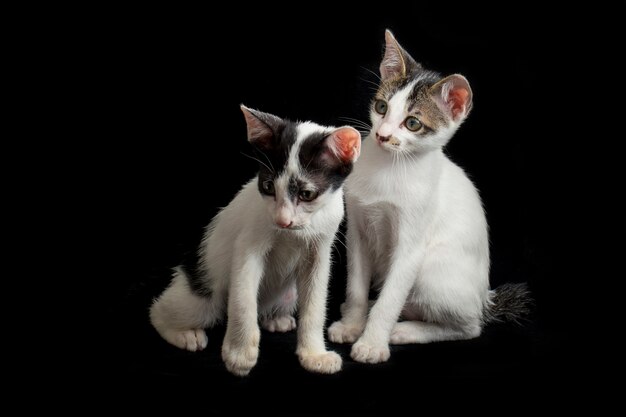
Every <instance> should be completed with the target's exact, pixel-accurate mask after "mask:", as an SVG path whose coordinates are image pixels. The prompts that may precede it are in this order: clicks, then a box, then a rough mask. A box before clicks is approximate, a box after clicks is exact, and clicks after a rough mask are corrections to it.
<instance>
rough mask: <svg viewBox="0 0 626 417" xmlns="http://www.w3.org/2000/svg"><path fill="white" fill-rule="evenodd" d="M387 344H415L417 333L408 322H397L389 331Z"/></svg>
mask: <svg viewBox="0 0 626 417" xmlns="http://www.w3.org/2000/svg"><path fill="white" fill-rule="evenodd" d="M389 343H391V344H392V345H406V344H408V343H417V332H416V330H415V329H414V328H413V327H412V326H411V323H410V322H399V323H396V324H394V326H393V330H392V331H391V338H390V339H389Z"/></svg>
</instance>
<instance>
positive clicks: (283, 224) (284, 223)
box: [276, 220, 293, 229]
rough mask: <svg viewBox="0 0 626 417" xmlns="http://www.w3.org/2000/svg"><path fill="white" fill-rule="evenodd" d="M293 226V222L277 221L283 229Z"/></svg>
mask: <svg viewBox="0 0 626 417" xmlns="http://www.w3.org/2000/svg"><path fill="white" fill-rule="evenodd" d="M292 224H293V222H292V221H291V220H276V225H278V227H281V228H283V229H288V228H289V227H290V226H291V225H292Z"/></svg>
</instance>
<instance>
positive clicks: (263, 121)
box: [240, 104, 285, 149]
mask: <svg viewBox="0 0 626 417" xmlns="http://www.w3.org/2000/svg"><path fill="white" fill-rule="evenodd" d="M240 107H241V111H242V112H243V116H244V117H245V118H246V125H247V127H248V142H250V143H251V144H253V145H255V146H258V147H260V148H262V149H269V148H271V147H273V145H274V139H275V137H276V134H277V132H278V131H279V130H280V128H281V127H282V126H284V124H285V122H284V121H283V120H282V119H281V118H280V117H276V116H274V115H273V114H269V113H263V112H262V111H258V110H254V109H251V108H248V107H246V106H244V105H243V104H242V105H241V106H240Z"/></svg>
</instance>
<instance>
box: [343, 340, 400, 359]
mask: <svg viewBox="0 0 626 417" xmlns="http://www.w3.org/2000/svg"><path fill="white" fill-rule="evenodd" d="M350 356H351V357H352V359H354V360H355V361H357V362H362V363H380V362H386V361H387V360H388V359H389V356H390V352H389V345H374V344H369V343H366V342H363V341H360V340H359V341H357V342H356V343H355V344H354V345H353V346H352V352H351V353H350Z"/></svg>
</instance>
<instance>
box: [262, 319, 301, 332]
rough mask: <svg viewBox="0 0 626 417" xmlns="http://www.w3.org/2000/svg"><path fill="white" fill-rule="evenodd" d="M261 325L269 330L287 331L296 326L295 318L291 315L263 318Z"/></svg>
mask: <svg viewBox="0 0 626 417" xmlns="http://www.w3.org/2000/svg"><path fill="white" fill-rule="evenodd" d="M261 326H263V328H264V329H265V330H267V331H270V332H272V333H273V332H281V333H284V332H289V331H291V330H293V329H295V328H296V319H295V318H293V316H281V317H274V318H271V319H263V320H262V321H261Z"/></svg>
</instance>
